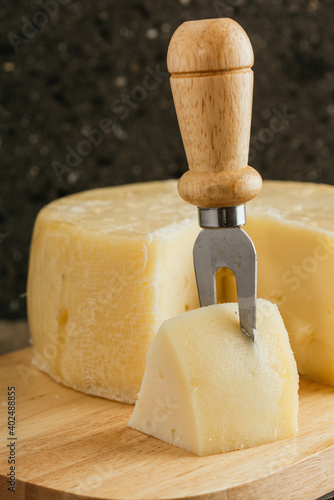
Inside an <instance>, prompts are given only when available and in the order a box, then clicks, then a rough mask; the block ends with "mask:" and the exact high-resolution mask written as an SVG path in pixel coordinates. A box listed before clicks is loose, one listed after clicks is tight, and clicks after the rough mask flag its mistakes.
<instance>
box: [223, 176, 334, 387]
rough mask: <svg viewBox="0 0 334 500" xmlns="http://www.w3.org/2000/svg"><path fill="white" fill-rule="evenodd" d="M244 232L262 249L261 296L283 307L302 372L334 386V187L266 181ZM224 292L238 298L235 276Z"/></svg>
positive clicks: (225, 297)
mask: <svg viewBox="0 0 334 500" xmlns="http://www.w3.org/2000/svg"><path fill="white" fill-rule="evenodd" d="M244 228H245V230H246V232H247V233H248V234H249V235H250V237H251V238H252V240H253V242H254V245H255V248H256V251H257V257H258V296H259V297H263V298H265V299H269V300H271V301H272V302H275V303H277V305H278V307H279V310H280V312H281V314H282V317H283V320H284V323H285V326H286V329H287V331H288V332H289V336H290V343H291V347H292V350H293V352H294V355H295V358H296V361H297V366H298V370H299V373H301V374H302V375H305V376H306V377H308V378H310V379H312V380H315V381H317V382H321V383H325V384H329V385H334V187H333V186H327V185H321V184H313V183H302V182H285V181H265V182H264V186H263V190H262V192H261V193H260V194H259V196H258V197H257V198H255V199H254V200H252V201H251V202H250V203H248V204H247V223H246V225H245V226H244ZM223 274H225V276H226V275H227V273H223ZM233 278H234V277H233ZM219 288H220V290H221V291H222V292H221V293H222V296H221V300H222V301H225V300H226V301H232V302H233V301H235V300H236V292H235V285H233V282H232V280H231V277H230V276H229V277H228V278H227V279H225V282H224V280H223V283H222V284H219Z"/></svg>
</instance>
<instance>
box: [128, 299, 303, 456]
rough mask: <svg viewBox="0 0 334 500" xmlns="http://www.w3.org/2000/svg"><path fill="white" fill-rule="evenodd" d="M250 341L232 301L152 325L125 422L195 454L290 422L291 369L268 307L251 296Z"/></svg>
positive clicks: (293, 415)
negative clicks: (254, 318)
mask: <svg viewBox="0 0 334 500" xmlns="http://www.w3.org/2000/svg"><path fill="white" fill-rule="evenodd" d="M257 308H258V322H257V328H258V330H257V334H256V339H255V343H253V342H252V341H251V340H250V339H249V338H248V337H246V336H245V335H244V334H243V333H242V332H241V331H240V326H239V320H238V313H237V311H238V308H237V304H236V303H229V304H218V305H214V306H209V307H204V308H200V309H196V310H194V311H191V312H187V313H185V314H182V315H181V316H179V317H176V318H172V319H169V320H167V321H165V322H164V323H163V325H162V326H161V327H160V329H159V331H158V333H157V335H156V337H155V339H154V340H153V343H152V346H151V347H150V349H149V351H148V354H147V363H146V370H145V375H144V378H143V382H142V386H141V389H140V392H139V395H138V396H139V399H138V401H137V402H136V405H135V409H134V412H133V414H132V417H131V419H130V422H129V426H130V427H132V428H134V429H137V430H140V431H142V432H146V433H148V434H151V435H152V436H155V437H157V438H159V439H162V440H164V441H167V442H168V443H171V444H174V445H175V446H179V447H181V448H185V449H186V450H188V451H191V452H194V453H196V454H197V455H201V456H203V455H210V454H214V453H222V452H226V451H231V450H237V449H240V448H247V447H251V446H258V445H261V444H264V443H267V442H270V441H276V440H279V439H283V438H286V437H289V436H291V435H293V434H294V433H295V432H296V431H297V428H298V422H297V416H298V373H297V367H296V362H295V360H294V357H293V353H292V350H291V347H290V344H289V339H288V334H287V332H286V329H285V327H284V323H283V321H282V318H281V316H280V314H279V311H278V308H277V306H276V305H274V304H272V303H270V302H269V301H265V300H262V299H258V301H257Z"/></svg>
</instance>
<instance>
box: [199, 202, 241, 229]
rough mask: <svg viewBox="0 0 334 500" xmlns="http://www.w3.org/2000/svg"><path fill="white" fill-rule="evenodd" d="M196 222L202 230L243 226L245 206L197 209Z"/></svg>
mask: <svg viewBox="0 0 334 500" xmlns="http://www.w3.org/2000/svg"><path fill="white" fill-rule="evenodd" d="M198 222H199V225H200V226H201V227H202V228H203V229H215V228H219V227H240V226H243V225H244V224H246V205H238V206H237V207H219V208H198Z"/></svg>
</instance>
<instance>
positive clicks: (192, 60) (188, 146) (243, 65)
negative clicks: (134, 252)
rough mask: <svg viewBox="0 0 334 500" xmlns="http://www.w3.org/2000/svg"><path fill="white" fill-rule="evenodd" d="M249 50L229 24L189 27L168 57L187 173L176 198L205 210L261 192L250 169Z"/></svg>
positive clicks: (184, 28)
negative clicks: (187, 168)
mask: <svg viewBox="0 0 334 500" xmlns="http://www.w3.org/2000/svg"><path fill="white" fill-rule="evenodd" d="M253 60H254V58H253V50H252V46H251V43H250V41H249V39H248V37H247V35H246V33H245V32H244V30H243V29H242V28H241V26H239V25H238V24H237V23H236V22H235V21H233V20H232V19H227V18H224V19H207V20H202V21H189V22H186V23H184V24H182V25H181V26H180V27H179V28H178V29H177V30H176V32H175V33H174V35H173V37H172V39H171V42H170V45H169V49H168V56H167V64H168V70H169V71H170V73H171V74H172V76H171V88H172V93H173V98H174V103H175V108H176V113H177V117H178V121H179V126H180V130H181V135H182V139H183V144H184V148H185V151H186V155H187V160H188V164H189V171H188V172H186V173H185V174H184V175H183V176H182V177H181V179H180V181H179V185H178V189H179V194H180V196H181V197H182V198H183V199H184V200H185V201H187V202H188V203H191V204H193V205H197V206H198V207H202V208H214V207H229V206H235V205H242V204H243V203H246V202H247V201H249V200H251V199H252V198H254V197H255V196H256V195H257V194H258V193H259V191H260V189H261V185H262V179H261V176H260V174H259V173H258V172H257V171H256V170H254V169H253V168H252V167H249V166H248V165H247V160H248V149H249V136H250V125H251V111H252V95H253V72H252V70H251V67H252V65H253Z"/></svg>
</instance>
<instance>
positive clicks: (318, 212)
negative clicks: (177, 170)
mask: <svg viewBox="0 0 334 500" xmlns="http://www.w3.org/2000/svg"><path fill="white" fill-rule="evenodd" d="M199 230H200V229H199V227H198V222H197V212H196V209H195V207H193V206H191V205H188V204H186V203H184V202H183V201H182V200H181V199H180V197H179V196H178V194H177V188H176V181H162V182H152V183H143V184H135V185H128V186H122V187H113V188H104V189H98V190H91V191H87V192H84V193H80V194H76V195H72V196H68V197H65V198H61V199H59V200H57V201H55V202H53V203H51V204H50V205H48V206H46V207H44V208H43V209H42V211H41V212H40V213H39V215H38V218H37V220H36V224H35V228H34V233H33V239H32V244H31V252H30V263H29V276H28V293H27V300H28V319H29V325H30V331H31V335H32V340H33V344H34V349H35V356H34V363H35V365H36V366H38V367H39V368H40V369H42V370H44V371H45V372H46V373H48V374H49V375H51V376H52V377H53V378H54V379H55V380H58V381H60V382H63V383H64V384H66V385H68V386H69V387H73V388H76V389H79V390H82V391H84V392H87V393H89V394H94V395H100V396H104V397H107V398H111V399H116V400H118V401H124V402H128V403H134V402H135V400H136V399H137V396H136V395H137V392H138V391H139V389H140V384H141V380H142V376H143V374H144V368H145V356H146V352H147V350H148V348H149V347H150V345H151V342H152V340H153V338H154V335H155V333H156V332H157V330H158V328H159V327H160V325H161V323H162V322H163V321H164V320H165V319H168V318H171V317H173V316H177V315H179V314H181V313H182V312H184V311H186V310H191V309H194V308H195V307H197V306H198V299H197V290H196V284H195V277H194V271H193V261H192V248H193V244H194V240H195V238H196V236H197V234H198V232H199ZM245 230H246V231H247V232H248V233H249V235H250V236H251V238H252V239H253V241H254V244H255V247H256V250H257V254H258V296H259V297H263V298H265V299H268V300H271V301H272V302H275V303H277V304H278V307H279V310H280V312H281V314H282V317H283V320H284V323H285V325H286V328H287V330H288V333H289V336H290V342H291V346H292V349H293V351H294V354H295V358H296V361H297V366H298V370H299V372H300V373H301V374H303V375H305V376H307V377H309V378H310V379H313V380H316V381H318V382H322V383H326V384H330V385H333V386H334V333H333V327H334V187H332V186H326V185H317V184H312V183H298V182H279V181H265V182H264V185H263V189H262V192H261V193H260V194H259V196H258V197H257V198H256V199H254V200H252V201H251V202H249V203H248V204H247V223H246V226H245ZM217 290H218V296H219V299H220V301H228V302H235V301H236V293H235V284H234V282H233V279H232V278H231V276H230V275H228V274H227V273H226V272H225V271H224V272H218V276H217Z"/></svg>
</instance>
